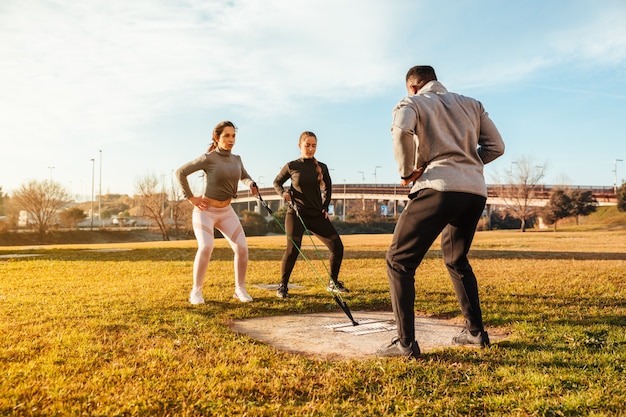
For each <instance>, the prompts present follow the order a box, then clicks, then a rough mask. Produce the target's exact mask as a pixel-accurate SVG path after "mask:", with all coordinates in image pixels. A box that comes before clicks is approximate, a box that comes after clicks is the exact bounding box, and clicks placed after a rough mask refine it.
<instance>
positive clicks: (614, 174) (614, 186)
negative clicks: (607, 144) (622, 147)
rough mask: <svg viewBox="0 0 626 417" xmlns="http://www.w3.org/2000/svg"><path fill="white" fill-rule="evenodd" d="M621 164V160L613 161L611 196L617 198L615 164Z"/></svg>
mask: <svg viewBox="0 0 626 417" xmlns="http://www.w3.org/2000/svg"><path fill="white" fill-rule="evenodd" d="M618 162H623V160H622V159H616V160H614V161H613V194H615V196H616V197H617V163H618Z"/></svg>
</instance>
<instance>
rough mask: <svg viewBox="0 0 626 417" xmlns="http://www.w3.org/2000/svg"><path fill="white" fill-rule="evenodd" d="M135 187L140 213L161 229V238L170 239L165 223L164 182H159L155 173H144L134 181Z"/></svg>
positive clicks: (165, 201) (165, 198)
mask: <svg viewBox="0 0 626 417" xmlns="http://www.w3.org/2000/svg"><path fill="white" fill-rule="evenodd" d="M135 189H136V190H137V193H138V200H139V201H138V202H139V205H140V208H141V213H142V214H143V215H144V216H147V217H148V218H150V219H152V220H154V222H155V223H156V224H157V226H158V227H159V230H160V231H161V236H162V237H163V240H170V236H169V233H168V231H167V225H166V224H165V208H166V204H167V193H166V192H165V190H164V184H161V183H160V182H159V179H158V178H157V177H156V175H146V176H145V177H143V178H140V179H138V180H137V181H136V182H135Z"/></svg>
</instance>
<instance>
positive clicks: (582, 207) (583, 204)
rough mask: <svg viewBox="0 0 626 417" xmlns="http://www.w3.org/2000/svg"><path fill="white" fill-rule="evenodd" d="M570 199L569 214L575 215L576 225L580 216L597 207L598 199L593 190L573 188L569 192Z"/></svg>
mask: <svg viewBox="0 0 626 417" xmlns="http://www.w3.org/2000/svg"><path fill="white" fill-rule="evenodd" d="M570 198H571V200H572V210H571V213H572V214H571V215H572V216H576V225H577V226H578V224H579V219H580V216H588V215H590V214H591V213H594V212H595V211H596V210H597V209H598V200H596V199H595V198H594V196H593V192H591V191H589V190H586V191H583V190H573V191H572V192H571V193H570Z"/></svg>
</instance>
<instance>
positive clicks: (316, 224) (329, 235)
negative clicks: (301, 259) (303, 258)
mask: <svg viewBox="0 0 626 417" xmlns="http://www.w3.org/2000/svg"><path fill="white" fill-rule="evenodd" d="M300 216H301V217H302V220H303V221H304V224H305V225H306V227H307V229H309V230H310V231H311V232H313V233H314V234H315V236H317V237H318V238H319V240H321V241H322V243H324V245H326V247H327V248H328V250H330V275H331V277H332V278H333V279H337V277H338V276H339V269H340V268H341V261H342V260H343V243H342V242H341V238H340V237H339V233H337V230H336V229H335V226H333V224H332V223H331V222H330V220H328V219H327V218H326V217H325V216H324V214H323V213H321V212H320V214H319V215H314V216H307V215H302V214H301V215H300ZM285 231H286V232H287V248H286V249H285V253H284V254H283V259H282V263H281V279H280V283H281V284H282V285H287V284H288V283H289V277H290V276H291V271H293V267H294V266H295V264H296V260H297V259H298V254H299V253H300V252H299V251H298V249H299V248H300V247H301V246H302V235H303V234H304V226H303V225H302V222H300V219H298V217H297V216H296V214H295V213H294V212H293V211H291V210H289V211H288V212H287V216H286V217H285ZM290 238H291V239H290ZM292 240H293V242H292ZM294 242H295V244H296V245H297V248H296V247H295V246H294Z"/></svg>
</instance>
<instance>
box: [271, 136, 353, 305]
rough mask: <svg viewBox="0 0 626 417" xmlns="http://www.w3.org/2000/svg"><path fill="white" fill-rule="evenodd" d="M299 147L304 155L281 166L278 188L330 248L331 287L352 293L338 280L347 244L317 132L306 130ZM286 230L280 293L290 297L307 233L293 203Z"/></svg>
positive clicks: (277, 177) (277, 180)
mask: <svg viewBox="0 0 626 417" xmlns="http://www.w3.org/2000/svg"><path fill="white" fill-rule="evenodd" d="M298 147H299V148H300V151H301V153H302V156H301V158H298V159H296V160H295V161H291V162H289V163H287V164H286V165H285V166H284V167H283V168H282V169H281V171H280V173H279V174H278V175H277V176H276V178H275V179H274V189H275V190H276V192H277V193H278V194H280V195H281V196H282V197H283V198H284V199H285V200H287V201H291V204H292V205H295V206H296V208H297V209H298V214H299V215H300V217H301V218H302V221H303V222H304V224H305V225H306V227H307V229H308V230H310V231H311V232H313V233H314V234H315V236H317V237H318V238H319V239H320V240H321V241H322V242H323V243H324V245H326V247H327V248H328V249H329V250H330V280H329V281H328V290H329V291H334V292H348V289H347V288H345V287H344V285H343V283H342V282H341V281H339V280H338V279H337V277H338V276H339V269H340V268H341V261H342V259H343V243H342V242H341V238H340V237H339V233H337V230H335V227H334V226H333V224H332V223H331V222H330V216H329V215H328V205H329V204H330V199H331V189H332V183H331V180H330V175H329V174H328V168H327V167H326V165H325V164H323V163H321V162H319V161H317V160H316V159H315V157H314V155H315V151H316V149H317V137H316V136H315V134H314V133H313V132H303V133H302V134H301V135H300V140H299V142H298ZM289 179H291V190H290V191H287V190H285V188H284V187H283V184H284V183H285V182H286V181H287V180H289ZM285 231H286V233H287V247H286V249H285V253H284V254H283V259H282V263H281V279H280V286H279V287H278V290H277V291H276V296H277V297H279V298H286V297H287V295H288V284H289V277H290V276H291V271H293V267H294V266H295V264H296V259H298V254H299V248H300V246H301V244H302V235H303V234H304V226H303V225H302V222H300V219H298V217H297V215H296V212H295V211H294V209H293V207H292V206H291V205H290V207H289V209H288V210H287V216H286V217H285ZM292 240H293V242H292ZM294 243H295V244H296V245H297V247H295V246H294Z"/></svg>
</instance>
